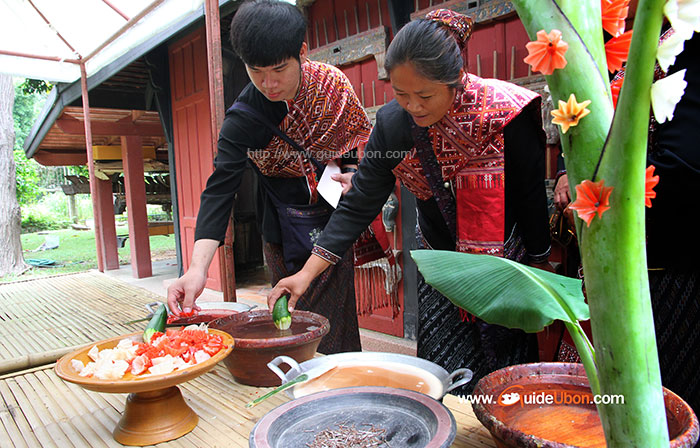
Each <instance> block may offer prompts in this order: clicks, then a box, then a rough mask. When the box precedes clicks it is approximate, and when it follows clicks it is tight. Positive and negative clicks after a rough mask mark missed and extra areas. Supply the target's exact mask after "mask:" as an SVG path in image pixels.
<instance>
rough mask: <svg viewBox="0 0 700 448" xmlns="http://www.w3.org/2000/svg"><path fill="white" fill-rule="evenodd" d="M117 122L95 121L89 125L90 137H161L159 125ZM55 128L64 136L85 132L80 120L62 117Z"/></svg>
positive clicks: (161, 128)
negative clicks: (64, 134)
mask: <svg viewBox="0 0 700 448" xmlns="http://www.w3.org/2000/svg"><path fill="white" fill-rule="evenodd" d="M128 118H129V121H123V120H119V121H116V122H104V121H95V122H93V123H91V127H92V135H95V136H100V137H102V136H110V135H119V136H122V135H125V136H134V135H137V136H141V137H152V136H157V137H162V136H164V135H165V134H164V133H163V126H162V125H161V124H160V123H134V122H133V121H131V118H130V117H128ZM56 126H58V128H59V129H60V130H61V131H63V132H64V133H66V134H69V135H80V134H82V133H83V132H85V128H84V124H83V122H81V121H80V120H77V119H75V118H72V117H69V116H67V115H63V116H62V117H61V118H59V119H58V120H56Z"/></svg>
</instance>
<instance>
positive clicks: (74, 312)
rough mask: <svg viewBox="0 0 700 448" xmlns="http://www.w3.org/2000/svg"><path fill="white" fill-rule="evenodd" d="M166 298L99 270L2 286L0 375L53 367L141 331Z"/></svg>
mask: <svg viewBox="0 0 700 448" xmlns="http://www.w3.org/2000/svg"><path fill="white" fill-rule="evenodd" d="M156 300H160V301H163V300H164V298H163V297H160V296H158V295H156V294H153V293H151V292H150V291H148V290H145V289H142V288H139V287H135V286H132V285H129V284H126V283H123V282H121V281H119V280H116V279H113V278H111V277H109V276H107V275H105V274H102V273H100V272H97V271H90V272H83V273H79V274H70V275H61V276H56V277H48V278H41V279H32V280H27V281H22V282H13V283H4V284H0V373H6V372H11V371H16V370H20V369H26V368H29V367H34V366H37V365H42V364H47V363H50V362H54V361H55V360H56V359H58V358H59V357H61V356H63V354H65V353H67V352H69V351H71V350H73V349H75V348H77V347H79V346H83V345H86V344H89V343H92V342H96V341H101V340H103V339H107V338H111V337H114V336H119V335H121V334H127V333H133V332H135V331H139V330H142V329H143V328H144V327H145V325H146V323H145V322H139V323H136V324H131V325H124V322H128V321H130V320H134V319H139V318H143V317H145V316H146V314H147V313H146V309H145V306H144V305H145V304H146V303H149V302H153V301H156Z"/></svg>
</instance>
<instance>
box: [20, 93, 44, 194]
mask: <svg viewBox="0 0 700 448" xmlns="http://www.w3.org/2000/svg"><path fill="white" fill-rule="evenodd" d="M30 81H31V82H30ZM48 86H49V85H48V83H46V82H45V81H37V80H29V79H27V80H25V82H23V83H21V84H17V85H15V103H14V107H13V109H12V115H13V118H14V123H15V145H14V158H15V165H16V169H17V201H18V202H19V203H20V204H29V203H32V202H34V201H36V200H37V199H38V198H39V197H40V195H41V188H40V186H39V170H38V164H37V163H36V162H35V161H34V160H29V159H27V158H26V156H25V155H24V140H25V139H26V138H27V136H28V135H29V133H30V132H31V129H32V125H33V124H34V121H35V120H36V117H37V115H38V113H39V111H40V109H41V106H42V104H43V103H44V100H45V99H46V88H47V87H48ZM49 88H50V87H49Z"/></svg>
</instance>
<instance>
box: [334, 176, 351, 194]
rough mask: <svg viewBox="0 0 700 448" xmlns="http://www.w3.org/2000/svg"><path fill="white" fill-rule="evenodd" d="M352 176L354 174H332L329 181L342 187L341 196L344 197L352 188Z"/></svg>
mask: <svg viewBox="0 0 700 448" xmlns="http://www.w3.org/2000/svg"><path fill="white" fill-rule="evenodd" d="M354 175H355V173H344V174H334V175H332V176H331V179H333V180H334V181H336V182H340V184H341V185H342V186H343V195H345V194H346V193H347V192H348V191H350V189H351V188H352V176H354Z"/></svg>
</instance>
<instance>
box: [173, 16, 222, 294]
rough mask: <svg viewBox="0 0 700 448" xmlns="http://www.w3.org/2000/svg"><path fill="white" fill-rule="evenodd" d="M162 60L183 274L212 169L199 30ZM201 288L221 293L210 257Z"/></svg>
mask: <svg viewBox="0 0 700 448" xmlns="http://www.w3.org/2000/svg"><path fill="white" fill-rule="evenodd" d="M168 56H169V64H170V89H171V98H172V109H173V134H174V135H173V137H174V138H173V144H174V152H175V167H176V169H177V173H178V175H177V177H178V180H179V181H178V182H177V195H178V205H179V207H178V210H179V217H180V236H181V247H182V262H183V267H184V269H185V271H187V269H189V267H190V262H191V259H192V248H193V246H194V230H195V225H196V221H197V212H198V211H199V201H200V195H201V193H202V191H203V190H204V187H205V185H206V182H207V179H208V177H209V175H210V174H211V173H212V171H213V170H214V161H213V160H214V142H212V134H211V131H210V126H211V119H210V110H209V82H208V78H207V76H208V73H207V59H206V58H207V50H206V38H205V35H204V28H203V27H202V28H200V29H198V30H197V31H195V32H193V33H192V34H190V35H188V36H186V37H184V38H182V39H180V40H179V41H177V42H175V43H173V44H171V45H170V47H169V48H168ZM207 288H211V289H215V290H217V291H221V290H222V285H221V278H220V274H219V260H218V257H216V256H215V257H214V259H213V261H212V263H211V266H210V267H209V275H208V279H207Z"/></svg>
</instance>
